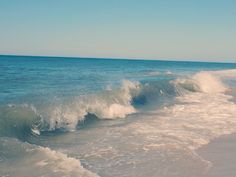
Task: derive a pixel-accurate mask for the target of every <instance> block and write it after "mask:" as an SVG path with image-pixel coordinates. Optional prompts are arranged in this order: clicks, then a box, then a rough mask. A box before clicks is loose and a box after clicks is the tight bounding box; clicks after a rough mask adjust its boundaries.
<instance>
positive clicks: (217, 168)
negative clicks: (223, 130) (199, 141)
mask: <svg viewBox="0 0 236 177" xmlns="http://www.w3.org/2000/svg"><path fill="white" fill-rule="evenodd" d="M235 150H236V133H233V134H230V135H223V136H221V137H219V138H216V139H214V140H212V141H211V142H210V143H209V144H208V145H206V146H203V147H201V148H200V149H198V150H197V151H196V152H197V154H199V155H200V156H201V157H202V158H204V159H205V160H207V161H210V162H211V163H212V167H211V168H210V169H209V171H208V172H207V174H206V176H207V177H235V176H236V151H235Z"/></svg>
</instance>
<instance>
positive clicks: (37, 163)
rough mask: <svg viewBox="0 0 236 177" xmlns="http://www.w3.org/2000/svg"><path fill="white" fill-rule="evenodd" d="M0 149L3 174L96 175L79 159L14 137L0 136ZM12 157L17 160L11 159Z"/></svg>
mask: <svg viewBox="0 0 236 177" xmlns="http://www.w3.org/2000/svg"><path fill="white" fill-rule="evenodd" d="M16 147H17V148H16ZM0 150H1V152H4V153H3V154H1V153H0V162H1V165H0V171H1V175H3V176H29V174H34V176H45V175H46V174H49V173H50V176H52V177H53V176H55V177H56V176H76V177H98V175H96V174H94V173H92V172H90V171H88V170H87V169H85V168H83V166H82V165H81V163H80V161H79V159H76V158H72V157H68V155H66V154H64V153H61V152H58V151H54V150H51V149H50V148H47V147H40V146H36V145H31V144H29V143H24V142H21V141H19V140H17V139H14V138H0ZM13 158H17V160H14V161H11V159H13ZM9 161H10V162H9ZM9 163H11V165H10V166H9ZM28 166H30V168H27V167H28ZM46 176H48V175H46Z"/></svg>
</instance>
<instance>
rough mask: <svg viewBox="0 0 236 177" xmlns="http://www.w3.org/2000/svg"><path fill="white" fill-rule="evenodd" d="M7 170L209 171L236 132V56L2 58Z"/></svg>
mask: <svg viewBox="0 0 236 177" xmlns="http://www.w3.org/2000/svg"><path fill="white" fill-rule="evenodd" d="M0 86H1V87H0V176H17V177H25V176H35V177H36V176H50V177H54V176H55V177H57V176H81V177H84V176H101V177H114V176H117V177H118V176H119V177H147V176H149V177H151V176H153V177H175V176H176V177H189V176H191V177H203V176H204V175H205V173H206V172H207V170H208V169H209V168H210V166H211V165H212V164H211V163H210V162H208V161H206V160H204V159H203V158H202V157H200V156H199V155H198V154H197V153H196V152H195V150H196V149H198V148H199V147H201V146H203V145H205V144H208V143H209V141H211V140H212V139H214V138H217V137H219V136H221V135H224V134H231V133H235V132H236V119H235V117H236V103H235V98H233V95H234V96H235V94H232V95H231V93H235V89H236V64H232V63H231V64H230V63H207V62H175V61H144V60H115V59H85V58H62V57H23V56H0Z"/></svg>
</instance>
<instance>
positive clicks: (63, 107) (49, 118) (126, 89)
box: [0, 70, 236, 138]
mask: <svg viewBox="0 0 236 177" xmlns="http://www.w3.org/2000/svg"><path fill="white" fill-rule="evenodd" d="M234 76H236V70H222V71H203V72H198V73H196V74H195V75H193V76H191V77H188V78H183V77H182V78H177V79H175V80H168V79H167V80H157V81H153V80H151V81H150V80H147V81H141V82H131V81H129V80H124V81H123V82H122V85H121V87H120V88H118V89H107V90H104V91H103V92H100V93H97V94H92V95H84V96H79V97H75V98H73V99H72V100H69V101H65V102H55V103H53V104H50V105H49V106H47V107H46V108H43V109H38V108H37V109H36V108H35V107H34V106H32V105H28V104H23V105H20V106H17V105H8V106H6V107H1V108H0V112H1V115H0V116H1V117H0V136H13V137H17V138H24V137H25V136H28V135H39V134H40V131H53V130H57V129H60V130H66V131H67V130H69V131H73V130H76V128H77V125H78V123H79V122H81V121H84V120H85V119H86V117H88V115H93V116H95V117H97V118H99V119H116V118H125V117H126V116H127V115H129V114H133V113H136V112H138V111H139V108H140V107H142V106H143V105H150V104H154V105H156V106H160V105H162V104H166V103H167V102H168V101H169V102H171V101H170V100H171V99H172V100H173V98H175V97H176V96H180V95H185V94H186V93H188V92H203V93H206V94H216V93H223V92H225V91H227V90H228V89H229V88H228V87H227V86H226V85H225V84H224V83H223V82H222V80H224V79H225V78H229V77H234ZM142 111H143V110H142ZM144 111H145V109H144Z"/></svg>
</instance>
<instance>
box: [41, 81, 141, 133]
mask: <svg viewBox="0 0 236 177" xmlns="http://www.w3.org/2000/svg"><path fill="white" fill-rule="evenodd" d="M138 92H139V83H138V82H131V81H128V80H124V81H123V82H122V86H121V88H120V89H117V90H112V89H109V90H106V91H105V92H104V93H101V94H96V95H95V94H94V95H90V96H86V97H77V98H75V99H74V100H73V101H71V102H70V103H69V104H66V105H65V104H62V105H57V106H54V107H50V109H49V110H48V111H47V113H48V115H47V116H45V117H47V118H48V119H46V121H47V122H48V123H49V125H50V129H51V130H54V129H57V128H66V129H69V130H74V129H75V128H76V126H77V123H78V121H82V120H84V119H85V116H86V115H87V114H88V113H89V114H94V115H95V116H97V117H98V118H100V119H116V118H125V117H126V116H127V115H128V114H132V113H135V112H137V110H136V109H135V108H134V107H133V106H132V103H131V102H132V98H133V97H134V96H135V95H136V94H138Z"/></svg>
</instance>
